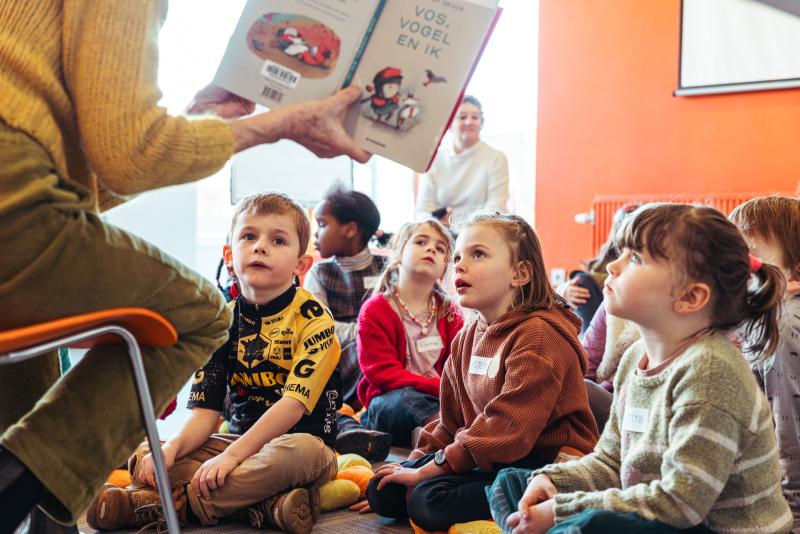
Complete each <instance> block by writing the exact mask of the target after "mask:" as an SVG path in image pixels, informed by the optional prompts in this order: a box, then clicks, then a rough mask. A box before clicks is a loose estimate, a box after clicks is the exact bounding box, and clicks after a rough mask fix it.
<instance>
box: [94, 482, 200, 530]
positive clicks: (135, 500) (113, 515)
mask: <svg viewBox="0 0 800 534" xmlns="http://www.w3.org/2000/svg"><path fill="white" fill-rule="evenodd" d="M173 498H174V499H175V507H176V508H177V510H178V518H179V519H180V522H181V524H186V519H187V511H186V507H187V499H186V490H185V487H183V488H181V487H178V488H175V489H174V490H173ZM86 522H87V523H89V526H90V527H92V528H94V529H97V530H114V529H118V528H126V527H156V528H157V529H158V530H159V532H160V531H161V530H162V529H165V528H166V521H165V519H164V511H163V509H162V508H161V497H160V496H159V494H158V491H156V489H155V488H152V487H150V486H146V487H133V486H128V487H127V488H120V487H117V486H114V485H113V484H105V485H103V487H102V488H101V489H100V491H98V492H97V495H95V497H94V499H93V500H92V503H91V504H90V505H89V508H88V509H87V510H86Z"/></svg>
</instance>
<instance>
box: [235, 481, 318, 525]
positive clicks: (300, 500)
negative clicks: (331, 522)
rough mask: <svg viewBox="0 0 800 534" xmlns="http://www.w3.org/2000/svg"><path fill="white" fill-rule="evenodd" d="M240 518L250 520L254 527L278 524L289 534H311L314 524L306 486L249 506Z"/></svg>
mask: <svg viewBox="0 0 800 534" xmlns="http://www.w3.org/2000/svg"><path fill="white" fill-rule="evenodd" d="M239 519H243V520H245V521H248V522H249V523H250V526H252V527H256V528H265V527H268V526H276V527H278V528H279V529H281V530H283V531H284V532H288V533H289V534H309V532H311V529H312V528H313V526H314V519H313V517H312V513H311V505H310V504H309V494H308V490H307V489H305V488H295V489H293V490H289V491H287V492H285V493H279V494H278V495H275V496H273V497H270V498H269V499H266V500H263V501H261V502H259V503H256V504H253V505H251V506H248V507H247V508H245V509H243V510H242V511H241V512H240V513H239Z"/></svg>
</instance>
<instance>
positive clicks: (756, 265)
mask: <svg viewBox="0 0 800 534" xmlns="http://www.w3.org/2000/svg"><path fill="white" fill-rule="evenodd" d="M762 265H763V263H762V262H761V260H760V259H758V258H756V257H755V256H753V255H752V254H751V255H750V272H751V273H757V272H758V271H760V270H761V266H762Z"/></svg>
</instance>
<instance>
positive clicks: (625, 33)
mask: <svg viewBox="0 0 800 534" xmlns="http://www.w3.org/2000/svg"><path fill="white" fill-rule="evenodd" d="M539 22H540V30H539V39H540V43H539V103H538V114H539V121H538V133H537V143H538V146H537V164H536V172H537V177H536V227H537V231H538V233H539V236H540V238H541V240H542V245H543V248H544V253H545V261H546V263H547V265H548V267H551V268H552V267H565V268H567V269H570V268H573V267H576V266H577V262H578V260H580V259H585V258H588V257H591V255H592V250H591V227H590V226H589V225H578V224H576V223H575V222H574V221H573V217H574V214H575V213H578V212H584V211H588V210H589V208H590V207H591V199H592V197H593V196H595V195H609V194H637V193H645V194H646V193H704V192H750V191H794V190H795V188H796V185H797V183H798V180H799V179H800V90H784V91H765V92H754V93H739V94H731V95H719V96H704V97H691V98H686V97H674V96H672V91H674V90H675V88H676V87H677V82H678V80H677V75H678V48H679V32H680V0H613V1H609V0H603V1H598V0H541V7H540V21H539ZM520 96H522V95H520Z"/></svg>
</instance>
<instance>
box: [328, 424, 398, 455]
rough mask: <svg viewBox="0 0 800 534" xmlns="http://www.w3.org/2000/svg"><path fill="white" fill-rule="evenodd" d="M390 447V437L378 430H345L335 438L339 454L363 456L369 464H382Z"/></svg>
mask: <svg viewBox="0 0 800 534" xmlns="http://www.w3.org/2000/svg"><path fill="white" fill-rule="evenodd" d="M391 446H392V435H391V434H387V433H386V432H379V431H378V430H367V429H362V428H358V429H354V430H346V431H344V432H342V433H341V434H339V435H338V436H336V446H335V447H334V448H335V449H336V450H337V451H338V452H339V454H347V453H354V454H358V455H359V456H363V457H364V458H366V459H367V460H368V461H369V462H372V463H375V462H382V461H384V460H385V459H386V457H387V456H389V449H390V448H391Z"/></svg>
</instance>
